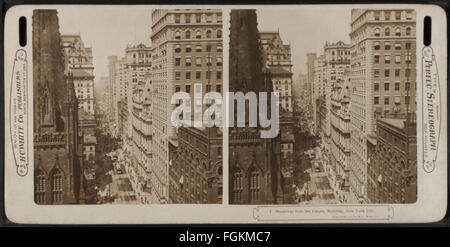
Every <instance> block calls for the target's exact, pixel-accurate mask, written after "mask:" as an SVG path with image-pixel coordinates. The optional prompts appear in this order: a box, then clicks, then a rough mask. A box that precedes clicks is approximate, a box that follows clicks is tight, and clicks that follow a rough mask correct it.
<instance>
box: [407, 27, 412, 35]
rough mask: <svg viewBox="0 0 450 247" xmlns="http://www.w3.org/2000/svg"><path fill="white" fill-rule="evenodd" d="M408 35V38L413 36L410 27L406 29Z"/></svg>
mask: <svg viewBox="0 0 450 247" xmlns="http://www.w3.org/2000/svg"><path fill="white" fill-rule="evenodd" d="M406 35H407V36H409V35H411V28H410V27H407V28H406Z"/></svg>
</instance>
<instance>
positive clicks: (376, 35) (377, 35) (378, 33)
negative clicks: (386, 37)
mask: <svg viewBox="0 0 450 247" xmlns="http://www.w3.org/2000/svg"><path fill="white" fill-rule="evenodd" d="M375 37H380V29H379V28H375Z"/></svg>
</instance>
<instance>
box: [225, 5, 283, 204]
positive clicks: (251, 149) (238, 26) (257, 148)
mask: <svg viewBox="0 0 450 247" xmlns="http://www.w3.org/2000/svg"><path fill="white" fill-rule="evenodd" d="M258 37H259V34H258V29H257V21H256V11H255V10H233V11H231V25H230V64H229V68H230V71H229V72H230V91H231V92H235V93H236V92H243V93H244V94H246V93H247V92H255V93H256V94H257V95H258V92H271V91H272V84H271V82H270V78H268V77H267V76H266V75H265V73H264V72H263V66H262V54H261V48H260V46H259V41H258ZM235 108H236V107H235ZM268 108H269V110H270V107H268ZM248 110H249V109H248V106H246V115H247V116H248ZM234 114H236V110H235V113H234ZM247 116H246V117H247ZM234 119H235V121H236V117H235V118H234ZM234 126H236V123H235V125H234ZM246 126H248V123H247V124H246ZM260 132H261V128H258V127H256V128H250V127H234V128H230V131H229V140H230V141H229V155H230V157H229V162H230V173H229V174H230V175H229V176H230V181H229V186H230V188H229V191H230V195H229V198H230V203H231V204H273V203H279V202H280V198H281V197H280V196H279V194H280V193H281V189H278V188H279V180H280V176H279V173H280V170H279V168H278V167H279V166H278V163H277V162H278V161H279V156H280V154H279V152H274V151H275V150H276V148H274V147H275V146H279V145H276V143H275V142H276V141H277V140H278V143H279V138H275V139H262V138H261V137H260ZM277 199H278V200H277Z"/></svg>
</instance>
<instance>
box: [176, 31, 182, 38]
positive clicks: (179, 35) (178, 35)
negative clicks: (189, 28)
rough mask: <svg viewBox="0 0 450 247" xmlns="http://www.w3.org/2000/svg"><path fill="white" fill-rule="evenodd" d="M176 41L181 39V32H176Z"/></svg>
mask: <svg viewBox="0 0 450 247" xmlns="http://www.w3.org/2000/svg"><path fill="white" fill-rule="evenodd" d="M175 39H181V34H180V31H176V32H175Z"/></svg>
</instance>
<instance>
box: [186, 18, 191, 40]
mask: <svg viewBox="0 0 450 247" xmlns="http://www.w3.org/2000/svg"><path fill="white" fill-rule="evenodd" d="M188 19H189V18H188ZM185 35H186V39H190V38H191V31H189V30H187V31H186V34H185Z"/></svg>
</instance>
